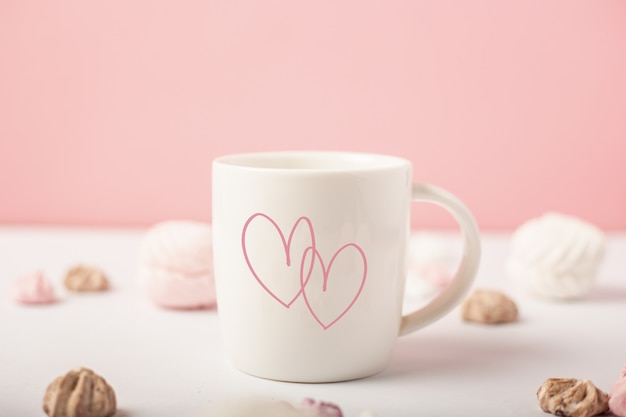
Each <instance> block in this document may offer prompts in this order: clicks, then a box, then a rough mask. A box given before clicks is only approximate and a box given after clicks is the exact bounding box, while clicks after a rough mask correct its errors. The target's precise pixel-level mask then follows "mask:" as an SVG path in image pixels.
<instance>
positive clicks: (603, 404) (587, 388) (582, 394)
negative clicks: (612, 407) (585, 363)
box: [537, 378, 609, 417]
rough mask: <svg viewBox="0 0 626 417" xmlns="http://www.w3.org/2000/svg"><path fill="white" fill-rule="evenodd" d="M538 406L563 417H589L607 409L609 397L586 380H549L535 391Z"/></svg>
mask: <svg viewBox="0 0 626 417" xmlns="http://www.w3.org/2000/svg"><path fill="white" fill-rule="evenodd" d="M537 399H538V400H539V406H540V407H541V409H542V410H543V411H545V412H547V413H552V414H556V415H557V416H565V417H591V416H597V415H598V414H602V413H605V412H606V411H608V409H609V396H608V395H607V394H606V393H604V392H602V391H600V390H599V389H598V388H597V387H596V386H595V385H593V383H592V382H591V381H589V380H586V379H575V378H549V379H547V380H545V381H544V383H543V384H542V385H541V386H540V387H539V389H538V390H537Z"/></svg>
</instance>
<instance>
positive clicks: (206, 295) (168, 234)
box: [138, 220, 216, 309]
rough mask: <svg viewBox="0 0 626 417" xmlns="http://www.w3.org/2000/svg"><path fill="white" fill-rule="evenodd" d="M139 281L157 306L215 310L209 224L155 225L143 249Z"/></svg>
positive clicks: (146, 235) (143, 243) (179, 223)
mask: <svg viewBox="0 0 626 417" xmlns="http://www.w3.org/2000/svg"><path fill="white" fill-rule="evenodd" d="M139 263H140V265H139V272H138V275H139V280H140V282H141V283H142V284H143V286H144V287H145V289H146V291H147V293H148V295H149V297H150V298H151V299H152V301H154V303H156V304H157V305H159V306H161V307H165V308H173V309H200V308H212V307H215V304H216V300H215V284H214V280H213V243H212V235H211V227H210V226H209V225H208V224H204V223H200V222H193V221H183V220H171V221H167V222H162V223H159V224H157V225H155V226H153V227H152V228H151V229H150V230H148V231H147V233H146V234H145V236H144V238H143V240H142V243H141V250H140V262H139Z"/></svg>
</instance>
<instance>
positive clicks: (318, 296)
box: [241, 213, 367, 330]
mask: <svg viewBox="0 0 626 417" xmlns="http://www.w3.org/2000/svg"><path fill="white" fill-rule="evenodd" d="M253 222H265V223H266V224H269V225H270V226H271V228H272V229H273V230H275V231H276V233H277V235H278V237H279V238H280V241H281V245H282V249H283V252H284V254H283V255H284V263H285V265H286V267H287V268H288V270H289V272H290V274H289V276H290V278H289V279H293V280H294V281H295V280H297V281H295V282H296V283H298V284H299V285H297V286H296V287H294V288H296V289H297V291H296V292H295V294H293V295H292V294H288V295H285V294H284V293H282V294H278V293H277V292H278V291H277V288H274V289H272V288H271V286H272V284H270V280H269V279H267V278H268V277H263V276H262V273H261V272H259V268H257V267H255V262H254V261H253V257H252V256H251V254H250V253H249V251H250V248H249V247H248V245H247V240H246V237H247V235H248V233H254V232H250V226H251V224H252V223H253ZM301 229H302V230H303V231H304V233H307V232H308V235H307V237H308V238H309V239H308V241H307V242H306V245H307V246H306V248H305V249H304V250H303V252H302V254H301V257H300V262H299V263H297V264H293V262H292V260H293V258H294V255H297V254H294V253H292V252H294V247H293V246H294V235H295V233H296V232H297V231H298V230H301ZM300 233H302V232H300ZM241 247H242V250H243V256H244V259H245V261H246V264H247V266H248V268H249V269H250V272H251V273H252V276H253V277H254V279H255V280H256V281H257V282H258V283H259V285H261V287H262V288H263V289H264V290H265V292H267V293H268V294H269V295H270V296H271V297H272V298H273V299H274V300H276V301H277V302H278V303H279V304H281V305H282V306H283V307H285V308H290V307H291V306H292V305H293V304H294V303H295V302H296V301H297V300H298V299H299V298H303V299H304V303H305V305H306V307H307V309H308V311H309V312H310V313H311V316H312V317H313V319H315V321H316V322H317V323H318V324H319V325H320V326H321V327H322V328H323V329H324V330H327V329H328V328H330V327H331V326H333V325H334V324H335V323H337V322H338V321H339V320H341V319H342V318H343V317H344V316H345V315H346V314H347V313H348V312H349V311H350V310H351V309H352V307H353V306H354V304H355V303H356V302H357V300H358V299H359V297H360V295H361V292H362V291H363V287H364V286H365V281H366V279H367V257H366V256H365V252H364V251H363V249H361V247H360V246H359V245H357V244H356V243H346V244H344V245H343V246H341V247H340V248H339V249H337V250H336V251H335V252H334V253H333V255H332V256H331V257H330V260H329V261H328V263H326V262H325V261H324V259H323V257H322V255H321V254H320V251H319V249H318V247H317V242H316V239H315V230H314V228H313V223H312V221H311V219H309V218H308V217H306V216H302V217H300V218H298V219H297V220H296V221H295V223H294V224H293V226H292V227H291V230H290V231H289V234H288V235H287V236H285V233H283V231H282V229H281V228H280V226H279V225H278V223H277V222H276V221H275V220H274V219H273V218H271V217H270V216H268V215H267V214H264V213H255V214H253V215H252V216H250V217H249V218H248V220H247V221H246V222H245V224H244V226H243V230H242V233H241ZM338 258H341V259H343V260H344V261H346V260H347V261H352V262H356V263H358V264H361V265H362V273H358V274H357V275H358V276H355V278H356V280H355V285H353V286H352V287H350V290H349V291H352V292H354V294H348V295H347V296H346V294H342V295H341V297H340V300H343V303H345V306H340V307H339V308H337V307H336V306H335V310H333V311H331V312H328V311H324V310H325V309H326V306H328V305H330V304H336V303H329V302H324V301H325V299H326V298H328V297H333V295H336V294H333V293H331V292H332V288H336V287H334V286H332V285H330V286H329V285H328V283H329V279H330V277H331V276H333V273H332V270H333V266H335V265H336V262H338V261H337V260H338ZM277 261H278V260H277ZM318 270H319V271H321V278H322V282H321V291H319V290H317V291H316V289H314V288H311V285H309V284H310V282H311V281H312V276H313V273H314V271H318ZM264 278H265V279H264ZM336 279H338V278H337V277H336V276H334V277H333V280H336ZM333 282H334V281H333ZM331 284H332V283H331ZM273 285H276V284H273ZM343 292H345V289H344V290H343Z"/></svg>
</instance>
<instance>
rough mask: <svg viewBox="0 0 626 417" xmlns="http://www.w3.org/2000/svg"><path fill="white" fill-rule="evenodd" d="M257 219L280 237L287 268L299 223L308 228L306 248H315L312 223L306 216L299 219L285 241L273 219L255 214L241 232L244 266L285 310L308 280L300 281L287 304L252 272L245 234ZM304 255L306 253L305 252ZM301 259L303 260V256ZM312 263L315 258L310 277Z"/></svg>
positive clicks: (265, 215) (301, 264) (289, 264)
mask: <svg viewBox="0 0 626 417" xmlns="http://www.w3.org/2000/svg"><path fill="white" fill-rule="evenodd" d="M257 217H263V218H264V219H266V220H268V221H269V222H270V223H271V224H272V226H274V228H275V229H276V231H277V232H278V235H279V236H280V239H281V242H282V244H283V249H284V251H285V258H286V264H287V266H288V267H289V266H291V241H292V238H293V235H294V233H295V232H296V229H297V228H298V225H299V224H300V223H301V222H305V223H306V224H307V226H308V228H309V232H310V234H311V246H309V247H308V248H315V232H314V231H313V223H312V222H311V219H309V218H308V217H306V216H301V217H299V218H298V219H297V220H296V222H295V223H294V225H293V226H292V228H291V231H290V232H289V238H288V239H285V235H284V234H283V231H282V230H281V229H280V227H279V226H278V223H276V221H275V220H274V219H272V218H271V217H270V216H268V215H267V214H264V213H255V214H253V215H252V216H250V217H249V218H248V220H247V221H246V223H245V224H244V226H243V230H242V232H241V247H242V249H243V256H244V258H245V260H246V264H247V265H248V268H249V269H250V272H252V275H253V276H254V278H255V279H256V280H257V282H258V283H259V284H261V287H263V289H264V290H265V291H266V292H267V293H268V294H269V295H271V296H272V298H274V299H275V300H276V301H278V302H279V303H280V304H282V305H283V306H284V307H285V308H289V307H291V305H292V304H293V303H294V302H295V301H296V300H297V299H298V297H300V294H302V292H303V291H304V286H305V285H306V284H307V283H308V279H307V280H302V278H301V279H300V289H299V290H298V292H297V293H296V295H295V296H294V297H293V298H292V299H291V300H289V301H288V302H285V301H283V300H282V299H281V298H280V297H278V296H277V295H276V294H275V293H274V292H273V291H272V290H271V289H270V288H269V287H268V286H267V285H266V284H265V283H264V282H263V280H262V279H261V278H260V277H259V275H258V274H257V273H256V271H255V270H254V267H253V266H252V262H251V261H250V257H249V256H248V250H247V248H246V233H247V231H248V227H249V226H250V223H252V221H253V220H254V219H255V218H257ZM308 248H307V249H308ZM305 253H306V250H305ZM302 259H304V255H303V258H302ZM303 263H304V262H303V261H302V260H301V262H300V274H302V272H303V268H304V266H303ZM314 263H315V257H312V258H311V264H310V265H309V273H308V275H309V276H310V275H311V271H312V270H313V265H314Z"/></svg>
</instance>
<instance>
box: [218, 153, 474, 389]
mask: <svg viewBox="0 0 626 417" xmlns="http://www.w3.org/2000/svg"><path fill="white" fill-rule="evenodd" d="M212 201H213V220H212V225H213V245H214V274H215V283H216V291H217V303H218V315H219V320H220V325H221V330H222V335H223V338H224V343H225V349H226V352H227V354H228V356H229V357H230V359H231V361H232V363H233V364H234V366H235V367H236V368H237V369H239V370H241V371H243V372H245V373H248V374H251V375H255V376H258V377H262V378H268V379H274V380H281V381H292V382H311V383H318V382H334V381H344V380H350V379H357V378H363V377H366V376H370V375H373V374H375V373H378V372H380V371H381V370H383V369H384V368H385V367H386V366H387V364H388V363H389V361H390V358H391V354H392V351H393V347H394V345H395V342H396V340H397V338H398V336H400V335H404V334H407V333H410V332H413V331H415V330H417V329H419V328H421V327H424V326H426V325H428V324H430V323H432V322H434V321H436V320H437V319H439V318H441V317H442V316H444V315H445V314H446V313H448V312H449V311H450V310H451V309H452V308H453V307H455V306H456V305H458V304H459V302H460V301H461V300H462V298H463V296H464V295H465V294H466V293H467V291H468V290H469V288H470V286H471V284H472V282H473V280H474V277H475V275H476V272H477V269H478V264H479V258H480V237H479V232H478V228H477V226H476V222H475V221H474V218H473V217H472V215H471V213H470V212H469V210H468V209H467V208H466V207H465V206H464V205H463V203H462V202H460V201H459V200H458V199H457V198H455V197H454V196H453V195H451V194H450V193H448V192H446V191H444V190H442V189H440V188H437V187H434V186H431V185H427V184H416V183H413V182H412V165H411V163H410V161H408V160H406V159H403V158H398V157H394V156H388V155H378V154H365V153H350V152H321V151H304V152H259V153H248V154H236V155H226V156H222V157H220V158H217V159H215V160H214V161H213V184H212ZM415 201H426V202H432V203H436V204H438V205H440V206H442V207H444V208H445V209H446V210H448V211H449V212H450V213H451V214H452V215H453V216H454V218H455V219H456V220H457V222H458V224H459V226H460V229H461V231H462V238H463V254H462V258H461V262H460V265H459V267H458V270H457V272H456V273H455V275H454V278H453V280H452V282H451V284H450V285H449V286H448V287H447V288H445V289H444V290H443V291H442V292H441V293H440V294H439V295H438V296H437V297H435V298H434V299H433V300H431V301H430V303H428V304H427V305H425V306H423V307H421V308H420V309H418V310H416V311H412V312H410V313H407V314H403V312H402V305H403V296H404V285H405V280H406V274H407V247H408V241H409V234H410V207H411V203H412V202H415ZM416 354H418V352H416Z"/></svg>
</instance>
